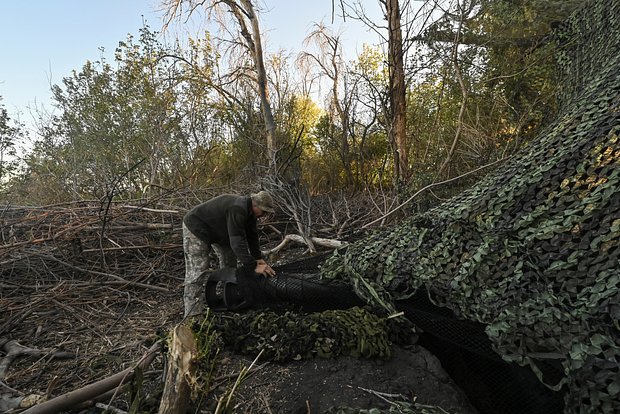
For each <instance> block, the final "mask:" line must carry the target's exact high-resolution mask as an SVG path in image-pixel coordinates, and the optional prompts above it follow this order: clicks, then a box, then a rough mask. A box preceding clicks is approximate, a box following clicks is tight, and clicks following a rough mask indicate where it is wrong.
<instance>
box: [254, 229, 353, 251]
mask: <svg viewBox="0 0 620 414" xmlns="http://www.w3.org/2000/svg"><path fill="white" fill-rule="evenodd" d="M310 239H311V240H312V243H313V244H315V245H317V246H322V247H329V248H331V249H337V248H339V247H342V246H344V245H345V244H346V243H345V242H341V241H340V240H333V239H322V238H320V237H310ZM289 242H295V243H299V244H305V245H307V243H306V240H305V239H304V238H303V237H301V236H299V235H297V234H287V235H286V236H284V239H283V240H282V241H281V242H280V244H278V245H277V246H276V247H274V248H273V249H270V250H266V251H264V253H265V254H272V253H277V252H278V251H280V250H282V248H284V246H286V245H287V244H288V243H289ZM309 247H310V246H309Z"/></svg>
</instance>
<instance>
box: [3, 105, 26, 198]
mask: <svg viewBox="0 0 620 414" xmlns="http://www.w3.org/2000/svg"><path fill="white" fill-rule="evenodd" d="M1 100H2V97H1V96H0V101H1ZM11 124H12V122H11V118H10V117H9V114H8V112H7V110H6V109H5V108H4V107H2V106H1V105H0V193H1V192H2V191H4V190H5V189H6V185H7V182H8V180H9V179H10V178H11V177H12V176H13V175H14V174H15V173H16V172H17V171H18V167H19V165H18V162H17V159H16V156H17V152H16V144H17V143H18V142H19V141H20V140H21V139H23V132H22V130H21V128H20V126H19V125H17V126H12V125H11Z"/></svg>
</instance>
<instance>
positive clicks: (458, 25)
mask: <svg viewBox="0 0 620 414" xmlns="http://www.w3.org/2000/svg"><path fill="white" fill-rule="evenodd" d="M375 1H376V5H378V6H379V7H380V9H381V10H382V15H383V16H382V18H381V19H376V18H375V17H374V16H371V15H369V14H368V13H367V12H366V9H365V8H364V2H362V1H358V0H338V1H336V0H334V2H333V10H332V11H333V16H334V21H336V20H343V21H345V20H347V19H348V20H355V21H358V22H360V23H362V24H364V25H366V27H367V28H368V30H370V31H371V32H374V33H376V36H377V42H376V46H366V47H364V48H363V50H362V51H361V52H360V53H359V54H358V55H357V56H355V57H354V58H353V59H352V60H346V59H345V57H344V56H345V53H344V51H343V43H342V33H341V32H338V31H335V30H333V29H332V27H331V26H329V25H326V24H316V25H314V26H312V29H311V30H310V31H309V33H308V35H307V38H306V39H305V42H304V45H303V50H302V51H301V52H300V53H298V54H296V55H295V56H293V55H292V54H290V53H289V52H288V51H286V50H278V51H272V50H267V49H265V48H264V46H263V43H262V39H263V36H264V34H263V33H262V32H261V15H263V14H264V13H269V7H268V3H269V1H265V2H264V3H263V2H256V1H250V0H225V1H219V2H215V1H198V0H165V1H162V2H161V13H162V19H163V21H164V22H165V25H164V30H166V29H167V28H168V27H171V25H173V24H183V22H186V21H187V19H190V18H191V19H199V20H204V21H205V22H209V23H211V25H210V27H211V28H212V31H208V32H205V33H204V35H203V36H201V37H195V38H189V39H184V41H183V42H181V41H180V40H179V39H176V40H172V41H169V42H167V43H166V44H164V43H162V41H161V40H160V39H159V37H158V33H157V32H154V31H153V30H151V28H150V27H149V26H148V25H146V24H145V25H144V27H143V28H142V29H141V30H140V31H139V33H137V34H136V35H135V36H129V37H128V38H127V39H125V40H123V41H121V42H119V46H118V48H117V49H116V51H115V54H114V59H113V61H108V60H106V59H104V58H102V59H101V60H99V61H96V62H90V61H87V62H85V63H84V65H83V66H82V67H81V68H76V69H75V70H74V71H73V73H72V74H71V75H70V76H67V77H65V78H63V80H62V84H56V85H53V86H52V88H51V91H52V100H53V106H54V107H55V111H54V113H53V114H50V113H47V112H43V111H41V112H39V113H37V114H35V115H36V123H35V124H36V131H35V132H34V133H32V132H28V130H27V129H26V128H25V126H24V125H23V124H21V123H20V122H18V121H17V120H15V119H12V118H11V117H10V115H9V113H8V111H7V110H6V108H4V106H3V105H2V101H1V100H0V199H2V200H3V204H11V205H31V206H32V205H49V204H55V203H66V202H75V201H83V200H101V201H110V200H143V201H145V204H146V202H147V201H148V202H152V201H153V200H160V201H161V200H166V204H167V205H174V206H175V207H180V208H189V207H191V206H192V205H193V204H196V203H197V202H200V201H201V200H204V199H205V198H207V197H209V196H211V195H215V194H217V193H221V192H237V193H241V192H249V191H254V190H256V189H258V188H267V189H270V190H273V191H274V194H276V197H277V198H278V202H279V205H280V206H281V207H282V211H283V212H285V213H286V214H287V215H288V216H289V217H290V218H291V219H292V220H293V222H294V223H295V225H294V229H295V231H296V232H298V233H300V234H301V235H302V236H303V237H304V238H306V239H307V240H309V237H310V236H316V235H320V234H319V233H320V228H319V227H318V226H317V221H318V220H317V218H316V216H315V217H313V216H312V214H311V205H312V204H313V203H316V201H317V200H320V203H321V205H323V206H325V205H329V206H331V207H330V212H329V213H327V214H325V215H321V217H323V221H324V222H325V223H324V224H327V222H329V223H330V224H331V225H332V226H331V227H330V228H332V229H333V228H340V229H344V225H345V224H349V225H350V224H351V222H352V219H363V218H364V217H367V216H364V214H366V213H367V211H373V212H374V213H375V214H374V215H375V216H381V215H385V214H387V213H389V212H391V211H394V208H395V207H396V206H398V205H399V204H400V203H402V202H403V201H406V200H409V199H410V198H411V197H412V196H413V195H416V194H418V193H419V191H420V190H422V189H428V190H430V191H426V192H424V194H423V196H421V197H417V198H416V199H415V201H416V203H411V204H409V205H408V206H407V209H402V210H401V211H405V212H406V213H407V214H408V213H411V212H414V211H419V210H422V209H426V208H427V207H428V206H430V205H433V204H436V203H437V202H438V200H443V199H445V198H447V197H449V196H450V195H452V194H454V193H456V192H458V191H461V190H462V189H464V188H466V187H467V186H469V185H471V184H472V183H473V182H475V181H476V180H477V179H479V178H480V177H481V176H482V175H484V174H485V173H487V172H488V171H489V169H491V168H492V167H494V166H496V165H497V164H499V163H500V162H502V161H503V160H506V159H507V158H509V157H510V156H511V154H513V153H514V152H515V151H516V150H517V149H519V148H520V147H522V146H524V145H527V144H528V142H529V140H530V139H532V138H533V137H535V136H536V135H537V133H538V132H539V131H540V130H541V128H544V126H545V124H546V122H547V120H549V119H551V118H552V117H553V116H554V113H555V111H556V94H557V90H556V88H557V86H558V83H557V82H556V77H555V75H556V74H555V70H554V67H555V62H554V60H553V53H554V48H556V47H558V46H557V45H555V44H554V43H551V42H547V41H546V35H547V34H548V33H549V32H550V30H551V29H552V28H553V26H554V25H556V24H559V22H561V21H562V20H563V19H565V18H566V17H567V16H568V15H569V14H570V13H571V12H572V11H574V10H575V9H576V7H578V5H579V4H580V3H581V2H577V1H565V0H558V1H555V0H552V1H549V0H433V1H430V0H426V1H416V2H413V1H402V0H401V1H398V0H375ZM373 4H375V2H374V1H373ZM332 11H330V12H332ZM347 52H350V51H347ZM24 142H28V143H29V145H28V150H27V151H18V148H21V146H22V145H23V143H24ZM346 200H349V202H348V203H347V201H346ZM350 200H356V204H358V205H359V206H363V207H364V209H365V210H367V211H366V213H359V215H358V216H357V217H353V216H352V215H351V214H350V207H351V204H350ZM343 201H344V204H342V203H343ZM159 204H160V205H161V203H159ZM342 206H344V208H343V207H342ZM318 224H321V223H318Z"/></svg>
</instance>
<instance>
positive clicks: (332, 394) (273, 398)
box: [235, 346, 476, 414]
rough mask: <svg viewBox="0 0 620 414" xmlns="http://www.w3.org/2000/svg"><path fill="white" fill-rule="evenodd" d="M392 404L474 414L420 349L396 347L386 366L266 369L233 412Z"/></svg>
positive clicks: (358, 363) (301, 364) (327, 363)
mask: <svg viewBox="0 0 620 414" xmlns="http://www.w3.org/2000/svg"><path fill="white" fill-rule="evenodd" d="M395 401H407V402H413V401H415V402H417V403H419V404H422V405H431V406H438V407H441V408H443V409H444V410H445V411H446V412H449V413H453V414H456V413H460V414H473V413H475V412H476V411H475V410H474V409H473V408H472V407H471V405H470V404H469V402H468V400H467V398H466V397H465V395H464V394H463V393H462V392H461V391H460V390H459V389H458V388H457V387H456V386H455V385H454V383H453V382H452V380H451V379H450V378H449V377H448V376H447V375H446V373H445V371H444V370H443V369H442V368H441V365H440V363H439V361H438V360H437V358H435V357H434V356H433V355H431V354H430V353H429V352H428V351H427V350H425V349H424V348H421V347H419V346H413V347H411V348H410V349H403V348H398V347H395V348H394V349H393V354H392V357H391V358H390V359H389V360H387V361H383V360H376V359H375V360H367V359H359V358H351V357H339V358H334V359H321V358H316V359H313V360H306V361H297V362H293V363H288V364H270V365H268V366H266V367H264V368H262V369H260V370H258V371H257V372H256V373H255V374H254V375H253V376H251V377H250V378H248V380H247V381H246V382H244V384H243V386H242V387H241V388H240V390H239V397H238V403H237V406H236V410H235V412H239V413H274V414H275V413H295V414H297V413H299V414H301V413H303V414H306V413H324V412H325V411H326V410H328V409H329V408H332V407H350V408H364V409H370V408H382V409H387V408H389V406H390V403H391V402H395Z"/></svg>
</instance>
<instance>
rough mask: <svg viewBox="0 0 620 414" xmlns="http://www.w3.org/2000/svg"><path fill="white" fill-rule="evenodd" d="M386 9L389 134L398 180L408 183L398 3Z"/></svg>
mask: <svg viewBox="0 0 620 414" xmlns="http://www.w3.org/2000/svg"><path fill="white" fill-rule="evenodd" d="M385 6H386V11H387V19H388V30H389V38H388V62H389V76H390V79H389V87H390V90H389V93H390V104H391V110H392V111H391V112H392V113H391V115H392V128H390V132H391V134H392V135H393V142H394V144H395V146H396V159H394V170H395V178H396V179H397V180H401V181H406V180H407V178H408V175H409V154H408V148H407V103H406V85H405V69H404V62H403V36H402V32H401V25H400V7H399V5H398V0H386V1H385Z"/></svg>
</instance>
